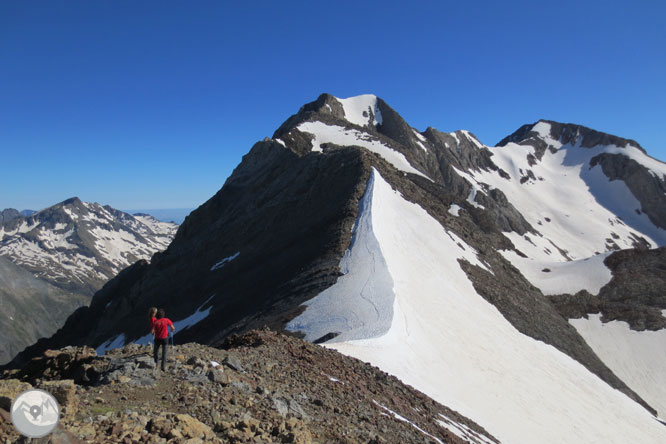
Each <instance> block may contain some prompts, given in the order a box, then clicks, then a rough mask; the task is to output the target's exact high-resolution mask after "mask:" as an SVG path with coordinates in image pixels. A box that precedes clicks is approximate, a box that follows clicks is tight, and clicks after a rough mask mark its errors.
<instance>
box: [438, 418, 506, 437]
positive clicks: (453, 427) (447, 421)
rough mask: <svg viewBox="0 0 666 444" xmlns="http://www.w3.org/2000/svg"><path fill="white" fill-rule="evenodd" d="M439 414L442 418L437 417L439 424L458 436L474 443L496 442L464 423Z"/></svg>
mask: <svg viewBox="0 0 666 444" xmlns="http://www.w3.org/2000/svg"><path fill="white" fill-rule="evenodd" d="M439 416H440V418H441V419H436V421H437V424H439V425H440V426H441V427H444V428H445V429H447V430H448V431H450V432H451V433H453V434H454V435H456V436H457V437H458V438H461V439H463V440H465V441H467V442H469V443H473V444H496V443H495V441H494V440H493V439H491V438H489V437H487V436H483V435H481V434H480V433H477V432H475V431H474V430H472V429H470V428H469V427H467V426H466V425H465V424H463V423H460V422H456V421H454V420H452V419H451V418H449V417H448V416H446V415H443V414H441V413H440V414H439Z"/></svg>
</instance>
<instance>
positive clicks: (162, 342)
mask: <svg viewBox="0 0 666 444" xmlns="http://www.w3.org/2000/svg"><path fill="white" fill-rule="evenodd" d="M169 327H171V332H175V331H176V327H174V326H173V322H171V319H169V318H166V317H165V316H164V309H163V308H160V309H159V310H157V319H156V320H155V322H153V329H152V331H151V333H153V334H154V335H155V345H154V346H153V358H154V359H155V366H157V353H158V351H159V348H160V346H162V371H164V370H165V367H166V355H167V338H168V337H169Z"/></svg>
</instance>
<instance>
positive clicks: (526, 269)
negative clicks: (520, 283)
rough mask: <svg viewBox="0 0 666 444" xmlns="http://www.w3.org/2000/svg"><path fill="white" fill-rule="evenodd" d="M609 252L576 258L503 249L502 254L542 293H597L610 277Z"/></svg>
mask: <svg viewBox="0 0 666 444" xmlns="http://www.w3.org/2000/svg"><path fill="white" fill-rule="evenodd" d="M610 254H611V253H610V252H609V253H604V254H598V255H596V256H592V257H589V258H587V259H580V260H577V261H569V262H561V261H539V260H534V259H530V258H523V257H520V256H518V255H517V254H516V253H515V252H514V251H503V252H502V255H503V256H504V257H505V258H506V259H508V260H509V262H511V263H512V264H513V265H514V266H515V267H516V268H518V269H519V270H520V271H521V273H522V274H523V276H525V278H526V279H527V280H528V281H530V283H531V284H532V285H534V286H535V287H537V288H538V289H540V290H541V292H542V293H543V294H545V295H555V294H563V293H567V294H576V293H578V292H579V291H580V290H587V291H588V292H589V293H590V294H593V295H596V294H599V290H601V287H603V286H604V285H606V284H607V283H608V282H610V280H611V278H612V277H613V275H612V273H611V271H610V269H609V268H608V267H606V265H604V259H606V258H607V257H608V256H609V255H610Z"/></svg>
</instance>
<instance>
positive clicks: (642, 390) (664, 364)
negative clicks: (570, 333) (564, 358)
mask: <svg viewBox="0 0 666 444" xmlns="http://www.w3.org/2000/svg"><path fill="white" fill-rule="evenodd" d="M664 314H665V315H666V310H664ZM569 323H570V324H571V325H573V326H574V327H576V330H578V333H580V335H581V336H582V337H583V338H585V341H587V343H588V344H589V345H590V347H592V350H594V352H595V353H596V354H597V355H598V356H599V357H600V358H601V360H602V361H604V363H605V364H606V365H607V366H608V367H609V368H610V369H611V370H612V371H613V373H615V374H616V375H617V376H619V377H620V379H622V380H623V381H624V382H625V383H626V384H627V385H628V386H629V388H631V389H632V390H633V391H635V392H636V393H638V395H639V396H640V397H641V398H643V399H644V400H645V401H646V402H647V403H648V404H650V405H651V406H652V407H654V408H655V409H656V410H657V412H658V415H659V417H660V418H661V419H662V420H664V419H666V372H664V369H666V330H658V331H647V330H646V331H635V330H631V329H630V328H629V324H627V323H626V322H622V321H611V322H607V323H605V324H602V323H601V315H599V314H594V315H590V316H589V319H584V318H581V319H571V320H569Z"/></svg>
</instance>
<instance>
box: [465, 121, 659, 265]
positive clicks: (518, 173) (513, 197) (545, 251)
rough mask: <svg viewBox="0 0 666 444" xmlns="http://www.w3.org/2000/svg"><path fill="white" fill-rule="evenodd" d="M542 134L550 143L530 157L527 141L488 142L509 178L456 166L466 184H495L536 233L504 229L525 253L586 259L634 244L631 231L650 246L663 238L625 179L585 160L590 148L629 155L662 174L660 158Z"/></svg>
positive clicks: (541, 128)
mask: <svg viewBox="0 0 666 444" xmlns="http://www.w3.org/2000/svg"><path fill="white" fill-rule="evenodd" d="M535 130H536V131H537V132H540V133H541V134H542V135H544V134H546V135H547V134H550V124H548V123H546V122H539V123H538V124H537V125H536V126H535ZM546 140H547V141H548V142H549V143H550V144H551V145H552V146H553V147H554V148H556V149H557V151H556V152H555V153H553V152H551V151H550V150H546V152H545V153H544V155H543V158H542V159H541V160H540V161H538V162H537V163H536V164H535V165H530V164H529V161H528V156H530V155H531V156H535V155H536V153H535V149H534V148H533V147H532V146H527V145H518V144H515V143H509V144H507V145H506V146H503V147H493V148H488V149H490V150H491V152H492V153H493V156H492V161H493V162H494V163H495V164H496V165H497V166H498V167H500V168H501V169H503V170H504V171H505V172H506V173H508V174H509V176H510V177H511V178H510V179H509V180H507V179H505V178H503V177H501V176H500V175H499V173H498V172H496V171H481V170H479V171H473V172H469V173H462V172H458V173H459V174H460V175H461V176H462V177H464V178H465V179H467V180H468V181H469V182H471V183H472V185H477V186H478V184H480V183H486V184H488V185H490V186H491V187H493V188H499V189H500V190H502V191H503V192H504V194H505V195H506V196H507V198H508V199H509V202H511V203H512V204H513V206H514V207H516V209H517V210H518V211H519V212H520V213H521V214H522V215H523V217H525V219H526V220H527V221H528V222H529V223H530V224H531V225H532V227H534V229H536V230H537V231H538V232H539V233H540V234H541V236H535V235H527V237H528V238H529V240H527V239H523V241H524V242H523V241H520V240H519V239H517V238H519V237H520V236H518V235H517V234H515V233H507V235H508V236H509V237H510V239H511V240H512V241H513V242H514V244H516V243H520V244H521V245H516V246H517V247H518V249H519V250H521V251H522V252H523V253H524V254H526V255H527V256H528V257H530V258H531V259H535V260H543V261H551V262H552V261H568V260H578V259H586V258H588V257H591V256H594V255H595V254H596V253H604V252H606V251H609V250H611V249H612V248H613V247H612V245H613V244H614V245H617V247H619V248H633V245H634V241H633V240H634V238H635V237H637V236H642V237H644V238H645V239H646V240H647V241H648V242H649V243H650V244H651V245H652V247H656V246H662V245H666V231H664V230H663V229H661V228H658V227H656V226H654V225H653V224H652V222H651V221H650V220H649V219H648V217H647V215H645V214H644V213H641V214H638V213H639V212H640V211H637V210H640V208H641V204H640V202H638V200H637V199H636V198H635V197H634V195H633V194H632V193H631V191H630V190H629V188H628V187H627V185H626V184H625V183H624V182H623V181H621V180H614V181H611V180H609V179H608V177H607V176H606V175H605V174H604V173H603V171H602V169H601V166H599V165H597V166H595V167H594V168H590V167H589V164H590V160H591V159H592V158H593V157H594V156H596V155H598V154H601V153H603V152H607V153H614V154H623V155H625V156H627V157H629V158H632V159H634V160H636V161H637V162H639V163H641V164H644V165H646V166H647V167H649V168H650V169H651V170H652V171H654V172H655V174H666V165H664V164H663V163H661V162H658V161H656V160H654V159H652V158H650V157H649V156H647V155H645V154H643V152H641V151H640V150H638V149H637V148H634V147H631V146H629V147H627V148H618V147H615V146H600V147H594V148H584V147H582V146H580V145H579V144H576V145H562V144H561V143H560V142H558V141H556V140H553V139H551V138H550V137H549V136H547V137H546ZM486 148H487V147H486ZM529 171H531V172H532V174H533V175H534V177H535V179H532V178H531V177H530V176H529V174H528V172H529ZM521 179H522V180H523V182H524V183H521ZM481 192H482V191H481ZM578 209H583V210H584V211H579V210H578ZM539 237H541V239H539ZM558 248H559V250H558ZM560 250H561V252H560ZM514 265H516V264H514ZM520 270H521V271H523V270H522V269H520Z"/></svg>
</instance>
